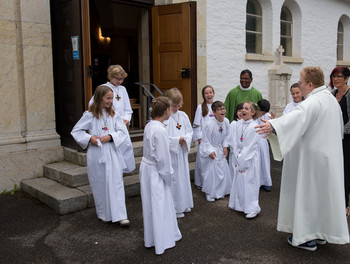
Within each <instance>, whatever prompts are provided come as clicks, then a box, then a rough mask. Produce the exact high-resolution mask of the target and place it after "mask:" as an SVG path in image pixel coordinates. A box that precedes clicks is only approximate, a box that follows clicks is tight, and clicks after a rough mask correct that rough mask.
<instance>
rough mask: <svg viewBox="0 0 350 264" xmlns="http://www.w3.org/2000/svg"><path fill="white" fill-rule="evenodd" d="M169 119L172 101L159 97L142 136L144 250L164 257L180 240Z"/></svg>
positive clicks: (141, 170) (141, 185)
mask: <svg viewBox="0 0 350 264" xmlns="http://www.w3.org/2000/svg"><path fill="white" fill-rule="evenodd" d="M169 116H170V108H169V101H168V99H167V98H166V97H158V98H156V99H154V100H153V101H152V105H151V117H152V119H153V120H151V121H150V122H149V123H148V124H147V125H146V127H145V131H144V136H143V157H142V162H141V165H140V187H141V198H142V213H143V223H144V239H145V247H153V246H154V247H155V253H156V254H163V253H164V250H165V249H167V248H172V247H174V246H175V242H176V241H178V240H180V239H181V233H180V230H179V228H178V225H177V219H176V213H175V207H174V203H173V198H172V195H171V193H170V186H171V184H172V183H173V177H172V171H173V170H172V168H171V160H170V150H169V141H168V134H167V131H166V128H165V125H164V124H163V122H164V120H166V119H168V118H169Z"/></svg>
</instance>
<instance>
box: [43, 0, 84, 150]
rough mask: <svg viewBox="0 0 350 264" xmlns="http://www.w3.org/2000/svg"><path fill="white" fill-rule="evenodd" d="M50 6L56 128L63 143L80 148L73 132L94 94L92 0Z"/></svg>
mask: <svg viewBox="0 0 350 264" xmlns="http://www.w3.org/2000/svg"><path fill="white" fill-rule="evenodd" d="M50 9H51V19H52V20H51V23H52V50H53V71H54V90H55V110H56V130H57V133H58V134H59V135H60V136H61V143H62V145H64V146H69V147H73V148H76V149H77V148H78V145H77V144H76V143H75V141H74V140H73V138H72V136H71V135H70V132H71V130H72V128H73V127H74V125H75V124H76V122H77V121H78V120H79V119H80V118H81V116H82V114H83V112H84V110H85V109H86V108H87V103H88V101H89V100H90V98H91V78H88V65H90V60H89V59H90V57H91V56H90V48H89V47H90V40H89V37H90V32H89V0H51V1H50ZM72 37H73V39H77V42H76V43H77V44H78V45H77V46H76V47H77V50H75V51H74V52H73V40H72ZM86 38H88V39H86Z"/></svg>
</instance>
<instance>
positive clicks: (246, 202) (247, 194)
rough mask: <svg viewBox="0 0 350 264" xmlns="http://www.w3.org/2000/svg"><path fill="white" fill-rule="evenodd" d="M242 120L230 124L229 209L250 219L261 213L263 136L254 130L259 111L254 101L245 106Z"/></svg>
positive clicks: (246, 103)
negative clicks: (232, 173)
mask: <svg viewBox="0 0 350 264" xmlns="http://www.w3.org/2000/svg"><path fill="white" fill-rule="evenodd" d="M242 115H243V116H242V119H240V120H238V121H237V122H232V123H231V125H230V131H229V134H230V137H229V146H230V162H229V163H230V166H231V168H232V170H233V171H234V175H233V182H232V187H231V191H230V200H229V207H230V208H231V209H233V210H236V211H241V212H244V213H245V214H246V218H247V219H251V218H254V217H256V216H257V215H258V214H259V213H260V206H259V189H260V153H259V149H258V144H259V140H260V136H259V135H257V134H256V132H255V129H254V127H255V126H256V125H257V122H256V121H255V120H254V119H253V118H257V117H258V109H257V108H256V106H255V104H254V103H252V102H245V103H244V104H243V112H242Z"/></svg>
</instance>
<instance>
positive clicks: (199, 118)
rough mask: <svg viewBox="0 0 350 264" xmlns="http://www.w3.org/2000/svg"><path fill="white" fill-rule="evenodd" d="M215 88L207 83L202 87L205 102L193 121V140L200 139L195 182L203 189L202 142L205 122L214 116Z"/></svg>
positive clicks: (198, 109) (199, 107)
mask: <svg viewBox="0 0 350 264" xmlns="http://www.w3.org/2000/svg"><path fill="white" fill-rule="evenodd" d="M214 95H215V93H214V89H213V87H211V86H210V85H206V86H204V87H203V89H202V97H203V100H204V101H203V103H202V104H199V105H198V106H197V110H196V114H195V116H194V121H193V138H192V140H193V142H196V141H198V149H197V156H196V169H195V171H194V184H195V186H196V187H197V188H198V189H202V185H203V173H202V166H203V158H202V157H201V155H200V149H201V146H202V145H201V143H202V130H203V127H204V124H205V123H206V122H207V121H208V120H209V119H211V118H213V117H214V114H213V111H212V109H211V105H212V103H213V101H214Z"/></svg>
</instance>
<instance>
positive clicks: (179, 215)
mask: <svg viewBox="0 0 350 264" xmlns="http://www.w3.org/2000/svg"><path fill="white" fill-rule="evenodd" d="M183 217H185V215H184V213H176V218H183Z"/></svg>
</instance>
